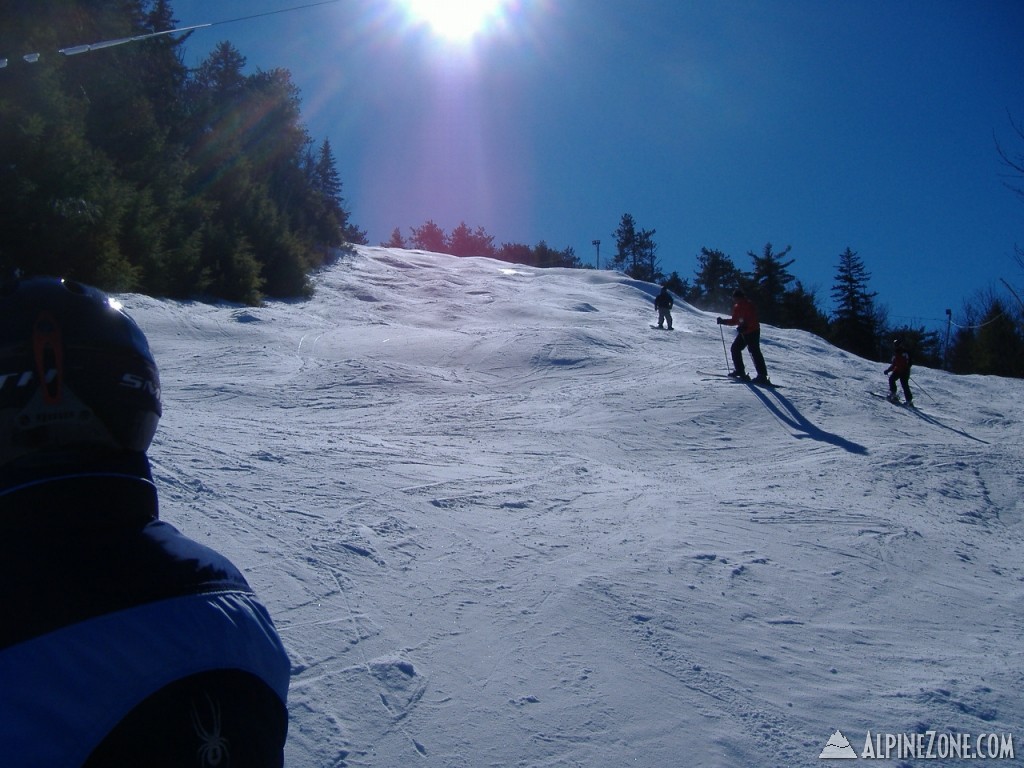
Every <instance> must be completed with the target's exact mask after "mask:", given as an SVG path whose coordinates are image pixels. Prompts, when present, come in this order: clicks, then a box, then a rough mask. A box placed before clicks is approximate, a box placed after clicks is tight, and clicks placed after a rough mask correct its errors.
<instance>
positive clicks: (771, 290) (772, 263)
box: [747, 243, 796, 325]
mask: <svg viewBox="0 0 1024 768" xmlns="http://www.w3.org/2000/svg"><path fill="white" fill-rule="evenodd" d="M791 248H792V246H788V245H787V246H786V248H785V249H784V250H783V251H782V252H781V253H774V252H773V251H772V244H771V243H765V246H764V250H763V251H762V252H761V255H758V254H756V253H755V252H754V251H748V252H747V255H748V256H750V258H751V260H752V261H753V262H754V269H753V272H752V273H751V279H752V280H753V283H754V286H755V288H754V291H755V296H756V299H757V303H758V312H759V314H760V319H761V321H762V322H765V323H769V324H771V325H783V324H785V321H786V318H785V315H784V305H785V299H786V292H787V291H788V290H789V284H790V283H792V282H793V281H794V280H795V279H796V278H795V277H793V275H791V274H790V273H789V271H788V269H789V267H790V266H792V264H793V262H794V259H790V260H789V261H783V259H784V258H785V257H786V256H787V255H788V254H789V252H790V250H791Z"/></svg>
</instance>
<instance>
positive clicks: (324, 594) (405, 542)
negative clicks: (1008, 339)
mask: <svg viewBox="0 0 1024 768" xmlns="http://www.w3.org/2000/svg"><path fill="white" fill-rule="evenodd" d="M316 286H317V292H316V296H315V297H314V298H313V299H312V300H310V301H307V302H272V303H268V304H267V305H266V306H263V307H258V308H242V307H237V306H231V305H208V304H201V303H194V302H163V301H157V300H153V299H149V298H145V297H140V296H124V297H121V298H122V300H123V302H124V303H125V305H126V307H127V308H128V310H129V311H130V312H131V313H132V314H133V316H134V317H135V318H136V319H137V320H138V321H139V322H140V324H141V325H142V326H143V328H144V330H145V331H146V333H147V335H148V336H149V338H150V341H151V343H152V346H153V350H154V354H155V355H156V356H157V360H158V363H159V364H160V369H161V377H162V384H163V388H164V418H163V421H162V424H161V428H160V430H159V432H158V435H157V440H156V442H155V444H154V447H153V450H152V454H151V455H152V459H153V464H154V474H155V477H156V479H157V482H158V484H159V487H160V491H161V509H162V516H163V517H164V518H165V519H167V520H169V521H170V522H172V523H174V524H175V525H177V526H179V527H180V528H182V529H183V530H184V531H185V532H186V533H188V534H189V535H191V536H193V537H195V538H197V539H199V540H201V541H206V542H208V543H209V544H210V545H211V546H214V547H215V548H217V549H219V550H221V551H223V552H224V553H225V554H227V555H228V556H229V557H231V558H232V559H233V560H234V561H235V562H236V563H237V564H238V565H239V566H240V567H242V569H243V570H244V572H245V573H246V575H247V578H249V580H250V582H251V583H252V585H253V587H254V588H255V589H256V591H257V593H258V594H259V595H260V596H261V597H262V599H263V600H264V602H265V603H266V604H267V606H268V608H269V609H270V611H271V613H272V615H273V616H274V619H275V621H276V623H277V625H278V628H279V629H280V631H281V635H282V637H283V639H284V641H285V644H286V646H287V648H288V651H289V654H290V656H291V658H292V662H293V676H292V684H291V691H290V700H289V709H290V713H291V726H290V733H289V741H288V746H287V752H286V755H287V764H288V765H289V766H296V767H300V766H301V767H303V768H305V767H309V768H313V767H317V768H319V767H320V766H394V765H410V764H423V765H431V766H434V765H436V766H512V765H517V766H594V765H627V764H628V765H645V766H670V765H679V766H683V765H716V766H748V765H759V766H772V765H777V766H794V765H810V764H816V762H817V756H818V754H819V753H820V751H821V749H822V748H823V747H824V745H825V744H826V742H827V740H828V738H829V737H830V735H831V734H832V733H833V732H834V731H835V730H836V729H840V730H842V731H843V733H844V734H846V735H847V737H848V738H850V741H851V742H852V743H853V745H854V748H855V749H857V750H858V751H859V749H860V747H861V744H862V742H858V741H857V739H858V738H861V739H862V738H863V733H864V732H866V731H867V730H872V731H889V732H911V731H919V730H922V729H936V730H948V731H951V732H964V731H966V732H971V733H982V732H1011V731H1013V729H1014V727H1017V726H1019V724H1020V723H1021V722H1024V718H1022V716H1024V706H1022V704H1021V699H1020V696H1019V693H1018V692H1019V690H1020V689H1021V686H1022V684H1024V673H1022V671H1021V670H1022V666H1021V664H1020V661H1021V655H1020V650H1019V638H1020V637H1021V634H1022V630H1024V622H1022V619H1021V613H1020V605H1021V598H1022V597H1024V568H1022V565H1021V560H1020V546H1021V543H1022V542H1021V531H1022V527H1021V511H1022V505H1021V501H1020V499H1021V466H1022V464H1021V447H1020V446H1021V444H1022V440H1021V437H1022V434H1021V433H1022V428H1021V420H1020V413H1021V411H1020V405H1019V403H1020V402H1021V394H1022V390H1024V383H1022V382H1020V381H1010V380H1003V379H996V378H990V377H959V378H958V377H953V376H949V375H946V374H943V373H939V372H935V371H930V370H927V369H923V368H916V369H915V371H914V378H915V380H916V379H919V380H920V385H921V388H919V390H918V395H917V400H918V403H919V405H920V406H921V412H919V413H918V412H913V411H904V410H901V409H895V408H894V407H893V406H892V405H891V404H889V403H886V402H885V401H883V400H879V399H877V398H872V397H870V396H869V395H867V394H866V392H867V390H868V389H871V388H875V389H880V388H881V387H883V386H884V381H885V378H884V376H883V375H882V373H881V371H882V368H884V365H879V364H877V363H868V362H866V361H864V360H861V359H858V358H855V357H853V356H851V355H848V354H846V353H843V352H840V351H838V350H835V349H834V348H832V347H830V346H828V345H827V344H825V343H824V342H823V341H821V340H820V339H817V338H816V337H813V336H810V335H808V334H806V333H801V332H797V331H786V330H779V329H774V328H766V329H765V332H764V340H763V348H764V353H765V357H766V358H767V361H768V365H769V370H770V373H771V375H772V378H773V380H775V381H777V382H779V383H781V384H783V385H784V388H782V389H779V390H764V389H757V388H753V387H749V386H745V385H741V384H737V383H734V382H729V381H725V380H722V381H711V380H709V377H707V376H705V375H701V374H700V373H699V371H702V370H703V371H714V370H718V369H722V368H723V367H724V364H725V360H724V357H723V349H722V340H721V336H720V331H719V329H718V327H717V326H715V324H714V315H713V314H706V313H703V312H699V311H696V310H693V309H691V308H689V307H687V306H686V305H685V304H682V303H681V302H679V303H677V305H676V308H675V310H674V315H675V327H676V330H675V331H674V332H673V333H672V334H668V333H663V332H658V331H656V330H654V331H652V330H650V329H649V328H648V326H649V324H650V322H651V318H652V316H653V308H652V305H651V301H652V299H653V296H654V295H655V293H656V290H657V289H656V287H655V286H653V285H646V284H642V283H637V282H635V281H631V280H628V279H625V278H623V277H621V276H619V275H615V274H613V273H609V272H598V271H566V270H547V271H545V270H537V269H531V268H528V267H520V266H516V265H509V264H502V263H500V262H495V261H491V260H487V259H454V258H452V257H447V256H440V255H436V254H427V253H422V252H416V251H390V250H386V249H381V248H360V249H358V251H357V253H356V254H355V255H352V256H348V257H345V258H343V260H342V261H341V262H340V263H338V264H337V265H335V266H333V267H331V268H329V269H326V270H324V271H323V273H322V274H320V275H319V276H318V277H317V280H316ZM726 340H727V341H728V340H729V337H728V336H727V337H726ZM858 732H859V733H860V734H861V735H860V736H859V737H858V736H854V735H853V734H857V733H858Z"/></svg>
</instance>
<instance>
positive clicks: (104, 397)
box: [0, 278, 290, 768]
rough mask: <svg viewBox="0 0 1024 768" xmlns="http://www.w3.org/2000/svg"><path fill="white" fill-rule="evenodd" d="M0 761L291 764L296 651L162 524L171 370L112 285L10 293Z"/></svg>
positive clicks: (0, 360) (1, 510)
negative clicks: (160, 446) (161, 466)
mask: <svg viewBox="0 0 1024 768" xmlns="http://www.w3.org/2000/svg"><path fill="white" fill-rule="evenodd" d="M0 317H2V318H3V322H2V323H0V584H2V585H3V588H2V589H0V616H2V617H3V620H2V621H0V680H2V681H3V682H2V683H0V755H2V756H3V757H2V758H0V760H2V762H3V764H4V765H5V766H16V767H18V768H25V767H26V766H62V767H66V768H80V767H81V768H101V767H102V768H107V767H110V766H118V767H120V766H147V768H149V767H156V768H170V767H171V766H175V767H176V768H190V767H192V768H210V767H211V766H256V767H257V768H280V766H281V765H282V764H283V761H284V743H285V736H286V734H287V730H288V712H287V709H286V706H285V702H286V697H287V692H288V679H289V669H290V665H289V661H288V656H287V654H286V652H285V649H284V647H283V646H282V644H281V640H280V638H279V637H278V634H277V632H276V630H275V629H274V625H273V623H272V621H271V619H270V616H269V615H268V613H267V611H266V609H265V608H264V607H263V606H262V605H261V604H260V603H259V602H258V601H257V599H256V597H255V595H254V594H253V592H252V590H251V589H250V587H249V585H248V584H247V583H246V581H245V579H244V577H243V576H242V574H241V572H240V571H239V570H238V569H237V568H235V566H234V565H232V564H231V563H230V562H229V561H228V560H227V559H226V558H225V557H223V556H221V555H219V554H217V553H216V552H214V551H213V550H211V549H209V548H208V547H205V546H203V545H201V544H197V543H196V542H194V541H191V540H190V539H188V538H186V537H185V536H183V535H182V534H180V533H179V532H178V531H177V530H176V529H175V528H173V527H172V526H171V525H169V524H167V523H166V522H163V521H161V520H159V519H158V514H157V491H156V485H155V484H154V482H153V479H152V474H151V472H150V466H149V460H148V458H147V456H146V451H147V450H148V449H149V445H150V441H151V440H152V438H153V434H154V432H155V431H156V427H157V422H158V420H159V418H160V415H161V404H160V380H159V374H158V372H157V368H156V363H155V362H154V360H153V357H152V355H151V354H150V350H149V345H148V343H147V341H146V338H145V336H144V335H143V333H142V331H141V330H140V329H139V327H138V326H137V325H136V324H135V323H134V321H132V320H131V318H129V317H128V315H127V314H125V313H124V312H123V311H121V310H120V308H119V307H118V306H116V305H114V304H112V303H111V302H110V301H109V300H108V299H107V297H106V296H105V295H104V294H103V293H101V292H100V291H98V290H96V289H94V288H90V287H88V286H85V285H81V284H79V283H74V282H66V281H63V280H56V279H50V278H33V279H27V280H18V281H13V282H9V283H6V284H5V285H3V286H2V287H0Z"/></svg>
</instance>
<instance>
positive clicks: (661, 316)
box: [654, 285, 673, 331]
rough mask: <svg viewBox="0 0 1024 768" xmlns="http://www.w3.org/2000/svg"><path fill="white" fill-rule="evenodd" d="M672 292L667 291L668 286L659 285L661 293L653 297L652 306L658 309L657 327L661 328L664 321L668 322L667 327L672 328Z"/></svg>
mask: <svg viewBox="0 0 1024 768" xmlns="http://www.w3.org/2000/svg"><path fill="white" fill-rule="evenodd" d="M672 303H673V302H672V294H671V293H669V292H668V286H667V285H663V286H662V287H661V293H659V294H658V295H657V296H656V297H655V299H654V306H655V307H656V308H657V310H658V327H659V328H661V327H663V325H664V324H665V323H668V329H669V330H670V331H671V330H672Z"/></svg>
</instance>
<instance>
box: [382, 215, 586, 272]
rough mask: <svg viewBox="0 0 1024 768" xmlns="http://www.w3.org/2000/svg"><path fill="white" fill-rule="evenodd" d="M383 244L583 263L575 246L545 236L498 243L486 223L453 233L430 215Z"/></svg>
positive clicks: (532, 261)
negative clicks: (561, 245)
mask: <svg viewBox="0 0 1024 768" xmlns="http://www.w3.org/2000/svg"><path fill="white" fill-rule="evenodd" d="M381 245H382V246H383V247H385V248H405V249H417V250H421V251H432V252H434V253H447V254H450V255H452V256H484V257H487V258H491V259H498V260H499V261H507V262H511V263H513V264H526V265H529V266H531V267H565V268H569V269H579V268H581V267H583V263H582V262H581V261H580V260H579V258H578V257H577V256H576V251H575V249H574V248H572V246H569V247H567V248H563V249H561V250H559V249H557V248H552V247H551V246H549V245H548V244H547V242H545V241H544V240H541V241H540V242H539V243H537V245H534V246H529V245H525V244H523V243H502V244H501V245H500V246H495V245H494V236H493V235H489V234H487V230H485V229H484V228H483V227H477V228H476V229H472V228H470V227H469V226H468V225H467V224H466V222H464V221H463V222H461V223H460V224H459V225H458V226H457V227H455V229H453V230H452V231H451V232H450V233H449V232H445V230H444V229H443V228H441V227H440V226H438V225H437V224H436V223H435V222H434V221H433V219H430V220H428V221H426V222H425V223H423V224H421V225H420V226H418V227H411V228H410V231H409V237H408V238H405V237H403V236H402V232H401V230H400V229H399V228H398V227H395V228H394V230H392V232H391V237H390V238H389V239H388V240H386V241H385V242H383V243H381Z"/></svg>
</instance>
